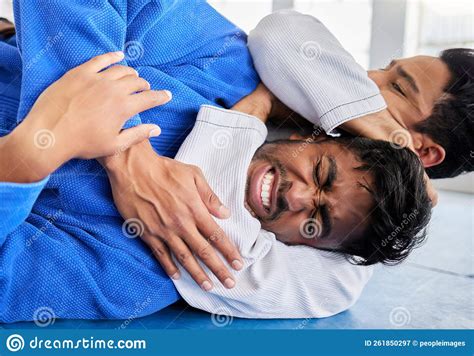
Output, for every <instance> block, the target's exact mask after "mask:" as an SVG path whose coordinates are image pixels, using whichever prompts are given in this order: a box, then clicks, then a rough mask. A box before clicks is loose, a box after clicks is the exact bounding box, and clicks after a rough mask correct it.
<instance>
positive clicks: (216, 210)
mask: <svg viewBox="0 0 474 356" xmlns="http://www.w3.org/2000/svg"><path fill="white" fill-rule="evenodd" d="M195 182H196V187H197V190H198V192H199V195H200V196H201V199H202V201H203V203H204V205H205V206H206V208H207V210H208V211H209V212H210V213H211V214H212V215H214V216H215V217H216V218H220V219H227V218H229V216H230V211H229V209H228V208H227V207H226V206H224V204H222V202H221V201H220V199H219V198H218V197H217V195H216V194H215V193H214V191H213V190H212V189H211V187H210V186H209V184H207V181H206V179H205V178H204V176H203V174H202V173H201V172H200V171H199V173H196V176H195Z"/></svg>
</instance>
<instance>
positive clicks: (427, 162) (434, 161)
mask: <svg viewBox="0 0 474 356" xmlns="http://www.w3.org/2000/svg"><path fill="white" fill-rule="evenodd" d="M411 134H412V138H413V146H414V147H415V150H416V153H417V154H418V156H419V157H420V160H421V161H422V162H423V166H424V167H425V168H428V167H433V166H437V165H438V164H440V163H441V162H443V161H444V158H445V157H446V151H445V150H444V148H443V146H441V145H440V144H438V143H436V142H434V141H433V140H432V139H431V138H430V137H429V136H428V135H425V134H421V133H419V132H412V133H411Z"/></svg>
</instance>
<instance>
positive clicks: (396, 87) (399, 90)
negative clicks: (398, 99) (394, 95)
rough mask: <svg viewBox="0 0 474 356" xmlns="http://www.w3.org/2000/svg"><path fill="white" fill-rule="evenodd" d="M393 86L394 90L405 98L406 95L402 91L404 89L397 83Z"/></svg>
mask: <svg viewBox="0 0 474 356" xmlns="http://www.w3.org/2000/svg"><path fill="white" fill-rule="evenodd" d="M392 86H393V89H395V90H396V91H398V92H399V93H400V94H401V95H403V96H405V93H404V92H403V90H402V88H401V87H400V85H398V84H397V83H393V84H392Z"/></svg>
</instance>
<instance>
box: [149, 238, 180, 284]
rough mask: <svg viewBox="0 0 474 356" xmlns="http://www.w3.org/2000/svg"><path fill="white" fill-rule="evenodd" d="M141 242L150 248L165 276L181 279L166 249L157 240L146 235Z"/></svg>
mask: <svg viewBox="0 0 474 356" xmlns="http://www.w3.org/2000/svg"><path fill="white" fill-rule="evenodd" d="M143 241H145V242H146V243H147V245H148V247H150V249H151V250H152V252H153V256H155V258H156V259H157V260H158V262H160V264H161V267H163V269H164V270H165V272H166V274H167V275H168V276H170V277H171V278H173V279H175V280H176V279H179V278H180V277H181V275H180V273H179V269H178V267H176V264H175V263H174V261H173V259H172V258H171V253H170V251H169V249H168V247H166V245H165V244H164V243H163V242H162V241H161V240H160V239H159V238H157V237H154V236H151V235H147V234H144V235H143Z"/></svg>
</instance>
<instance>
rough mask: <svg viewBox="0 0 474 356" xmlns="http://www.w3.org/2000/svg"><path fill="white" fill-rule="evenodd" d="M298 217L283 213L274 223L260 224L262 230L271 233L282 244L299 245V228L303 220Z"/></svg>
mask: <svg viewBox="0 0 474 356" xmlns="http://www.w3.org/2000/svg"><path fill="white" fill-rule="evenodd" d="M298 215H300V214H298ZM298 215H297V214H288V213H284V214H283V215H282V216H280V218H278V219H277V220H275V221H271V222H262V228H263V229H265V230H267V231H271V232H273V233H274V234H275V235H276V237H277V239H278V240H280V241H282V242H285V243H291V244H299V243H301V234H300V226H301V225H303V220H304V218H302V217H300V216H298Z"/></svg>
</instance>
